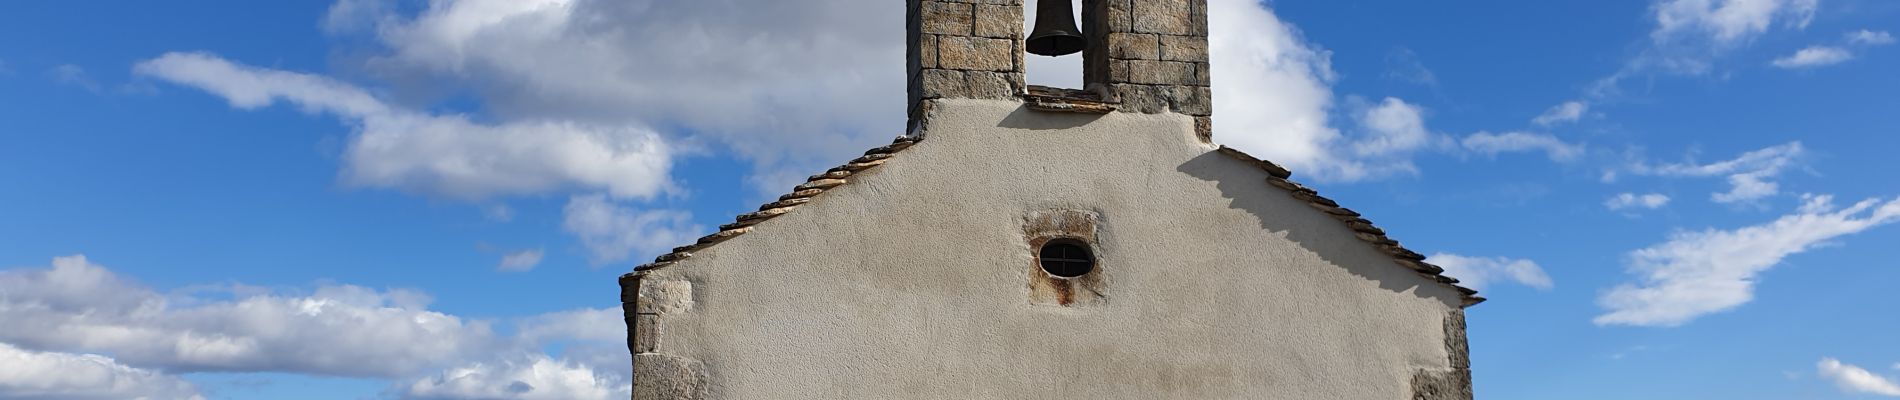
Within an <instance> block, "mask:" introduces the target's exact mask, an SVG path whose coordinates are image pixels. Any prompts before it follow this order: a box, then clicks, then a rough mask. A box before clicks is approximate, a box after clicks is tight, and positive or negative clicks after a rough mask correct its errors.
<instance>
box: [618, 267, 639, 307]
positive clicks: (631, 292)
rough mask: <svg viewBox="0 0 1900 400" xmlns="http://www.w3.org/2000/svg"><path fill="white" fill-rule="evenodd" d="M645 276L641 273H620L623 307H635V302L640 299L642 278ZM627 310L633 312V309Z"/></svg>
mask: <svg viewBox="0 0 1900 400" xmlns="http://www.w3.org/2000/svg"><path fill="white" fill-rule="evenodd" d="M643 276H644V275H641V274H639V273H626V274H621V275H620V303H621V305H622V306H623V307H633V305H632V304H633V303H634V302H638V301H640V279H641V278H642V277H643ZM627 312H629V313H632V312H633V309H632V308H628V309H627Z"/></svg>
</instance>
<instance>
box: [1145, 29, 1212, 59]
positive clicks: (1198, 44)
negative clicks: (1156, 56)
mask: <svg viewBox="0 0 1900 400" xmlns="http://www.w3.org/2000/svg"><path fill="white" fill-rule="evenodd" d="M1156 37H1158V38H1160V47H1161V59H1162V60H1167V61H1192V62H1204V61H1207V38H1206V37H1201V36H1168V35H1158V36H1156Z"/></svg>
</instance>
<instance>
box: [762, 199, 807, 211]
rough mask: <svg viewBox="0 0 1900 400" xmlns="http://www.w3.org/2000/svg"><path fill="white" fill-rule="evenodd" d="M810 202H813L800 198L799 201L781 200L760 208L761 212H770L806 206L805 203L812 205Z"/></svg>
mask: <svg viewBox="0 0 1900 400" xmlns="http://www.w3.org/2000/svg"><path fill="white" fill-rule="evenodd" d="M810 202H811V198H810V197H806V198H799V199H789V200H779V201H774V202H771V203H765V205H762V206H759V211H765V210H770V209H774V208H786V207H797V206H802V205H805V203H810Z"/></svg>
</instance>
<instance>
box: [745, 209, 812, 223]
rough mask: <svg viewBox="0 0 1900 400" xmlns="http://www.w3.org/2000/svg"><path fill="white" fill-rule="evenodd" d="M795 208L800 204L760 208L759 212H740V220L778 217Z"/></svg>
mask: <svg viewBox="0 0 1900 400" xmlns="http://www.w3.org/2000/svg"><path fill="white" fill-rule="evenodd" d="M793 208H798V206H790V207H779V208H771V209H765V210H759V211H757V212H749V213H745V214H739V220H740V221H755V220H765V219H772V218H777V217H778V216H780V215H785V213H788V212H791V211H792V209H793Z"/></svg>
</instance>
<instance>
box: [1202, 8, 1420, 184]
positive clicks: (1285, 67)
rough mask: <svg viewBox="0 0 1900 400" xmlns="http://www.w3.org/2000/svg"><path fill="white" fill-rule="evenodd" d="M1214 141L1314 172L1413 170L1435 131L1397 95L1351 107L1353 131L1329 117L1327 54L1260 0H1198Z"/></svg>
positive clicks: (1335, 177) (1351, 175)
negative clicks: (1204, 7) (1204, 20)
mask: <svg viewBox="0 0 1900 400" xmlns="http://www.w3.org/2000/svg"><path fill="white" fill-rule="evenodd" d="M1208 8H1209V12H1208V29H1209V30H1210V37H1209V38H1208V40H1209V42H1208V46H1209V52H1210V53H1209V55H1210V56H1211V57H1212V59H1211V62H1212V65H1213V69H1214V74H1213V75H1214V80H1215V82H1214V84H1215V85H1217V86H1219V87H1220V88H1221V89H1220V90H1215V91H1214V108H1215V109H1214V115H1217V116H1219V117H1218V118H1215V122H1214V129H1215V134H1214V138H1215V140H1218V141H1220V142H1222V143H1225V144H1227V145H1230V146H1234V147H1235V148H1239V149H1242V150H1245V151H1247V152H1249V153H1253V154H1257V155H1260V156H1262V157H1264V158H1267V159H1270V160H1273V161H1274V162H1277V163H1280V164H1283V165H1286V166H1288V167H1290V168H1292V169H1293V170H1295V171H1297V172H1298V173H1300V174H1302V175H1304V176H1308V177H1312V178H1313V179H1316V180H1320V181H1356V180H1364V179H1376V178H1381V177H1386V176H1392V175H1400V174H1407V173H1413V172H1416V169H1415V168H1414V167H1413V166H1412V162H1411V157H1412V156H1413V155H1414V153H1415V152H1416V151H1417V150H1420V149H1424V148H1426V147H1428V146H1429V145H1430V144H1432V142H1433V141H1434V140H1435V139H1434V137H1433V135H1431V134H1430V133H1429V130H1428V129H1427V128H1426V127H1425V123H1424V120H1423V110H1422V109H1421V108H1420V107H1419V106H1417V105H1414V104H1410V103H1407V102H1405V101H1404V100H1401V99H1397V98H1385V99H1384V100H1382V101H1380V102H1379V103H1378V104H1374V105H1371V106H1368V107H1366V108H1365V109H1363V110H1355V111H1356V112H1355V113H1353V114H1354V115H1353V121H1354V122H1355V123H1356V124H1357V125H1358V126H1357V127H1356V128H1357V129H1356V130H1354V131H1342V130H1340V129H1338V128H1336V127H1334V126H1332V124H1331V123H1330V121H1331V120H1332V117H1331V114H1332V113H1333V112H1334V110H1335V108H1336V104H1335V99H1334V94H1333V88H1332V84H1333V81H1334V80H1335V78H1336V75H1335V73H1334V72H1333V70H1332V61H1331V58H1332V55H1331V53H1329V52H1327V51H1325V50H1323V49H1320V48H1318V46H1316V45H1314V44H1311V43H1308V42H1306V40H1305V39H1304V38H1302V37H1301V36H1300V33H1299V30H1298V29H1297V28H1295V27H1293V26H1292V25H1291V24H1288V23H1286V22H1285V21H1282V20H1281V19H1280V18H1279V17H1278V16H1276V15H1274V13H1273V11H1272V10H1271V9H1269V8H1267V6H1266V4H1265V3H1263V2H1258V1H1253V0H1214V1H1210V2H1209V3H1208Z"/></svg>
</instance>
